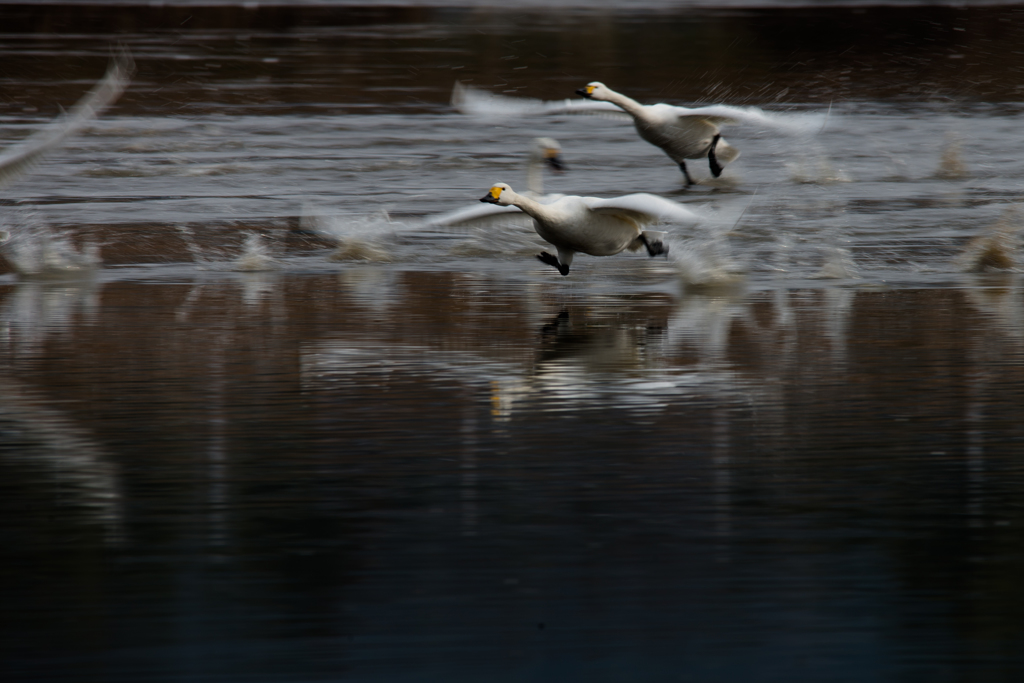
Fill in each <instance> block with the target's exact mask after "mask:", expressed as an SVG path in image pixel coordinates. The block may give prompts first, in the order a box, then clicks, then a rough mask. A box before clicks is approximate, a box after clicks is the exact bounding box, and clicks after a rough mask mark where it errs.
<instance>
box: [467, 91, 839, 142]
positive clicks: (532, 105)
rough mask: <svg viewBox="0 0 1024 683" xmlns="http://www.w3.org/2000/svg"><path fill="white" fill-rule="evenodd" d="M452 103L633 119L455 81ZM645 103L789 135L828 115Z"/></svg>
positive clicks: (500, 114) (494, 115)
mask: <svg viewBox="0 0 1024 683" xmlns="http://www.w3.org/2000/svg"><path fill="white" fill-rule="evenodd" d="M451 103H452V106H453V107H455V108H456V109H458V110H459V111H460V112H462V113H463V114H466V115H469V116H475V117H477V118H487V119H498V118H514V117H523V116H552V115H557V114H590V115H597V116H602V117H607V118H616V119H621V120H626V121H630V120H632V119H633V117H632V116H630V115H629V114H627V113H626V112H625V111H623V110H622V109H620V108H619V107H618V106H617V105H615V104H612V103H611V102H604V101H599V100H587V99H578V100H553V101H544V100H535V99H531V98H528V97H508V96H506V95H495V94H494V93H490V92H487V91H485V90H479V89H477V88H472V87H469V86H466V85H462V84H461V83H459V82H457V81H456V83H455V87H454V89H453V90H452V100H451ZM648 106H654V107H665V108H670V109H671V112H672V113H673V114H675V116H677V117H678V119H679V123H678V124H677V125H684V126H687V125H688V121H692V120H698V121H707V122H709V123H711V124H713V125H715V126H720V125H726V124H736V123H742V124H748V125H752V126H755V127H758V128H767V129H771V130H777V131H779V132H782V133H787V134H790V135H806V134H815V133H818V132H819V131H820V130H821V128H822V127H823V126H824V123H825V121H826V119H827V117H828V114H819V113H815V112H808V113H803V112H799V113H798V112H787V113H780V112H766V111H763V110H762V109H759V108H758V107H733V106H730V105H727V104H713V105H710V106H707V107H692V108H691V107H677V106H674V105H667V104H659V105H648Z"/></svg>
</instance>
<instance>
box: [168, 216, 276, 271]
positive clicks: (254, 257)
mask: <svg viewBox="0 0 1024 683" xmlns="http://www.w3.org/2000/svg"><path fill="white" fill-rule="evenodd" d="M177 227H178V233H179V234H180V235H181V239H182V240H183V241H184V242H185V246H186V247H187V248H188V250H189V253H190V254H192V260H193V261H194V262H195V263H196V265H197V266H198V267H199V268H200V269H203V270H234V271H239V272H247V273H252V272H262V271H268V270H277V268H278V267H279V266H278V262H277V259H276V258H275V257H274V254H273V253H272V251H271V248H270V246H269V245H268V244H267V242H266V240H264V239H263V237H262V236H261V235H258V234H256V233H250V234H248V235H246V236H245V242H244V243H243V244H242V252H241V254H235V253H225V252H223V251H221V250H218V252H217V255H216V257H211V255H210V253H209V252H208V251H205V250H203V249H202V248H201V247H200V246H199V244H198V243H197V242H196V239H195V235H194V234H193V233H192V230H191V229H190V228H188V227H186V226H184V225H179V226H177Z"/></svg>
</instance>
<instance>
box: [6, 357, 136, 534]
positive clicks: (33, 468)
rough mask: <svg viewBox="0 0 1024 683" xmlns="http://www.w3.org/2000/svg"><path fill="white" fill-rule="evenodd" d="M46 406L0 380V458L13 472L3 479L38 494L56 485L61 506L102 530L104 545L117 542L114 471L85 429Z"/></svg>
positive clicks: (119, 523) (119, 515)
mask: <svg viewBox="0 0 1024 683" xmlns="http://www.w3.org/2000/svg"><path fill="white" fill-rule="evenodd" d="M46 404H47V400H46V399H45V397H43V396H42V395H41V394H40V393H39V392H37V391H35V390H34V389H33V388H32V387H30V386H28V385H25V384H23V383H21V382H19V381H18V380H16V379H14V378H12V377H9V376H0V460H2V461H3V463H4V464H5V465H7V466H10V467H11V468H12V469H11V470H9V471H8V475H7V476H15V477H17V478H18V479H22V478H23V479H25V480H26V481H28V482H29V485H31V486H33V487H38V488H39V489H40V490H46V489H47V488H50V487H57V489H58V490H59V491H60V494H61V495H60V497H59V501H60V502H59V504H60V505H61V506H62V507H64V506H67V508H69V509H74V510H76V514H77V515H78V516H79V517H80V518H81V519H82V520H84V521H86V522H89V523H93V524H97V525H100V526H102V527H103V529H104V530H105V538H106V540H107V541H108V542H119V541H120V540H121V538H122V536H123V528H122V527H123V523H124V519H123V517H124V513H123V509H122V508H123V495H122V492H121V485H120V482H119V477H118V471H117V467H116V466H115V465H114V464H113V463H112V462H110V461H109V460H108V459H107V456H106V454H105V453H104V452H103V450H102V449H101V447H100V446H99V445H98V444H96V443H95V442H94V441H93V439H92V438H91V437H90V436H89V434H88V433H87V432H86V431H85V430H83V429H81V428H80V427H79V426H77V425H76V424H75V423H74V422H73V421H72V420H71V419H70V418H69V417H67V416H66V415H65V414H64V413H63V412H61V411H59V410H55V409H54V408H51V407H48V406H47V405H46ZM48 497H49V496H47V495H45V494H44V495H43V496H42V498H41V499H42V500H45V499H46V498H48Z"/></svg>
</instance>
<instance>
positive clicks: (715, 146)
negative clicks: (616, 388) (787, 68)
mask: <svg viewBox="0 0 1024 683" xmlns="http://www.w3.org/2000/svg"><path fill="white" fill-rule="evenodd" d="M576 94H577V95H582V96H583V97H585V98H587V99H589V100H597V101H599V102H610V103H612V104H614V105H616V106H617V107H619V108H621V109H622V110H623V111H624V112H626V113H627V114H629V115H630V116H632V117H633V123H634V125H635V126H636V132H637V133H639V134H640V137H641V138H643V139H644V140H646V141H647V142H649V143H651V144H652V145H655V146H657V147H660V148H661V149H662V151H664V152H665V154H667V155H668V156H669V158H670V159H672V161H674V162H676V163H677V164H679V168H680V169H682V171H683V175H684V176H685V177H686V184H687V185H693V184H694V182H693V178H691V177H690V172H689V171H688V170H687V169H686V160H687V159H704V158H706V159H707V160H708V166H709V167H710V169H711V175H713V176H714V177H716V178H717V177H719V176H720V175H722V171H723V170H724V164H727V163H729V162H731V161H735V160H736V158H737V157H739V155H740V152H739V150H738V149H736V148H735V147H733V146H732V145H730V144H729V143H728V142H726V141H725V140H723V139H722V134H721V132H720V129H719V126H721V125H723V124H726V123H736V122H737V120H738V118H740V117H739V113H740V112H742V110H740V109H738V108H735V107H725V106H721V105H720V106H712V107H700V108H697V109H689V108H687V107H676V106H673V105H671V104H640V103H639V102H637V101H636V100H634V99H632V98H629V97H626V96H625V95H623V94H621V93H617V92H615V91H614V90H612V89H611V88H609V87H608V86H606V85H605V84H604V83H601V82H599V81H594V82H593V83H589V84H587V86H586V87H585V88H580V89H579V90H577V91H576ZM749 115H750V114H749V111H748V112H747V113H746V116H747V117H749Z"/></svg>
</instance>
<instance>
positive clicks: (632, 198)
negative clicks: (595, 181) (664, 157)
mask: <svg viewBox="0 0 1024 683" xmlns="http://www.w3.org/2000/svg"><path fill="white" fill-rule="evenodd" d="M580 199H582V200H583V201H584V203H586V205H587V206H588V207H590V210H591V211H594V212H596V213H609V214H622V213H623V212H625V213H626V214H628V215H631V216H632V217H633V218H634V219H635V220H637V221H639V222H642V223H696V222H697V221H699V220H701V216H700V215H699V214H698V213H696V212H694V211H692V210H691V209H688V208H686V207H685V206H683V205H682V204H679V203H678V202H674V201H672V200H671V199H665V198H663V197H658V196H656V195H653V194H646V193H638V194H627V195H624V196H622V197H614V198H612V199H598V198H597V197H581V198H580Z"/></svg>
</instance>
